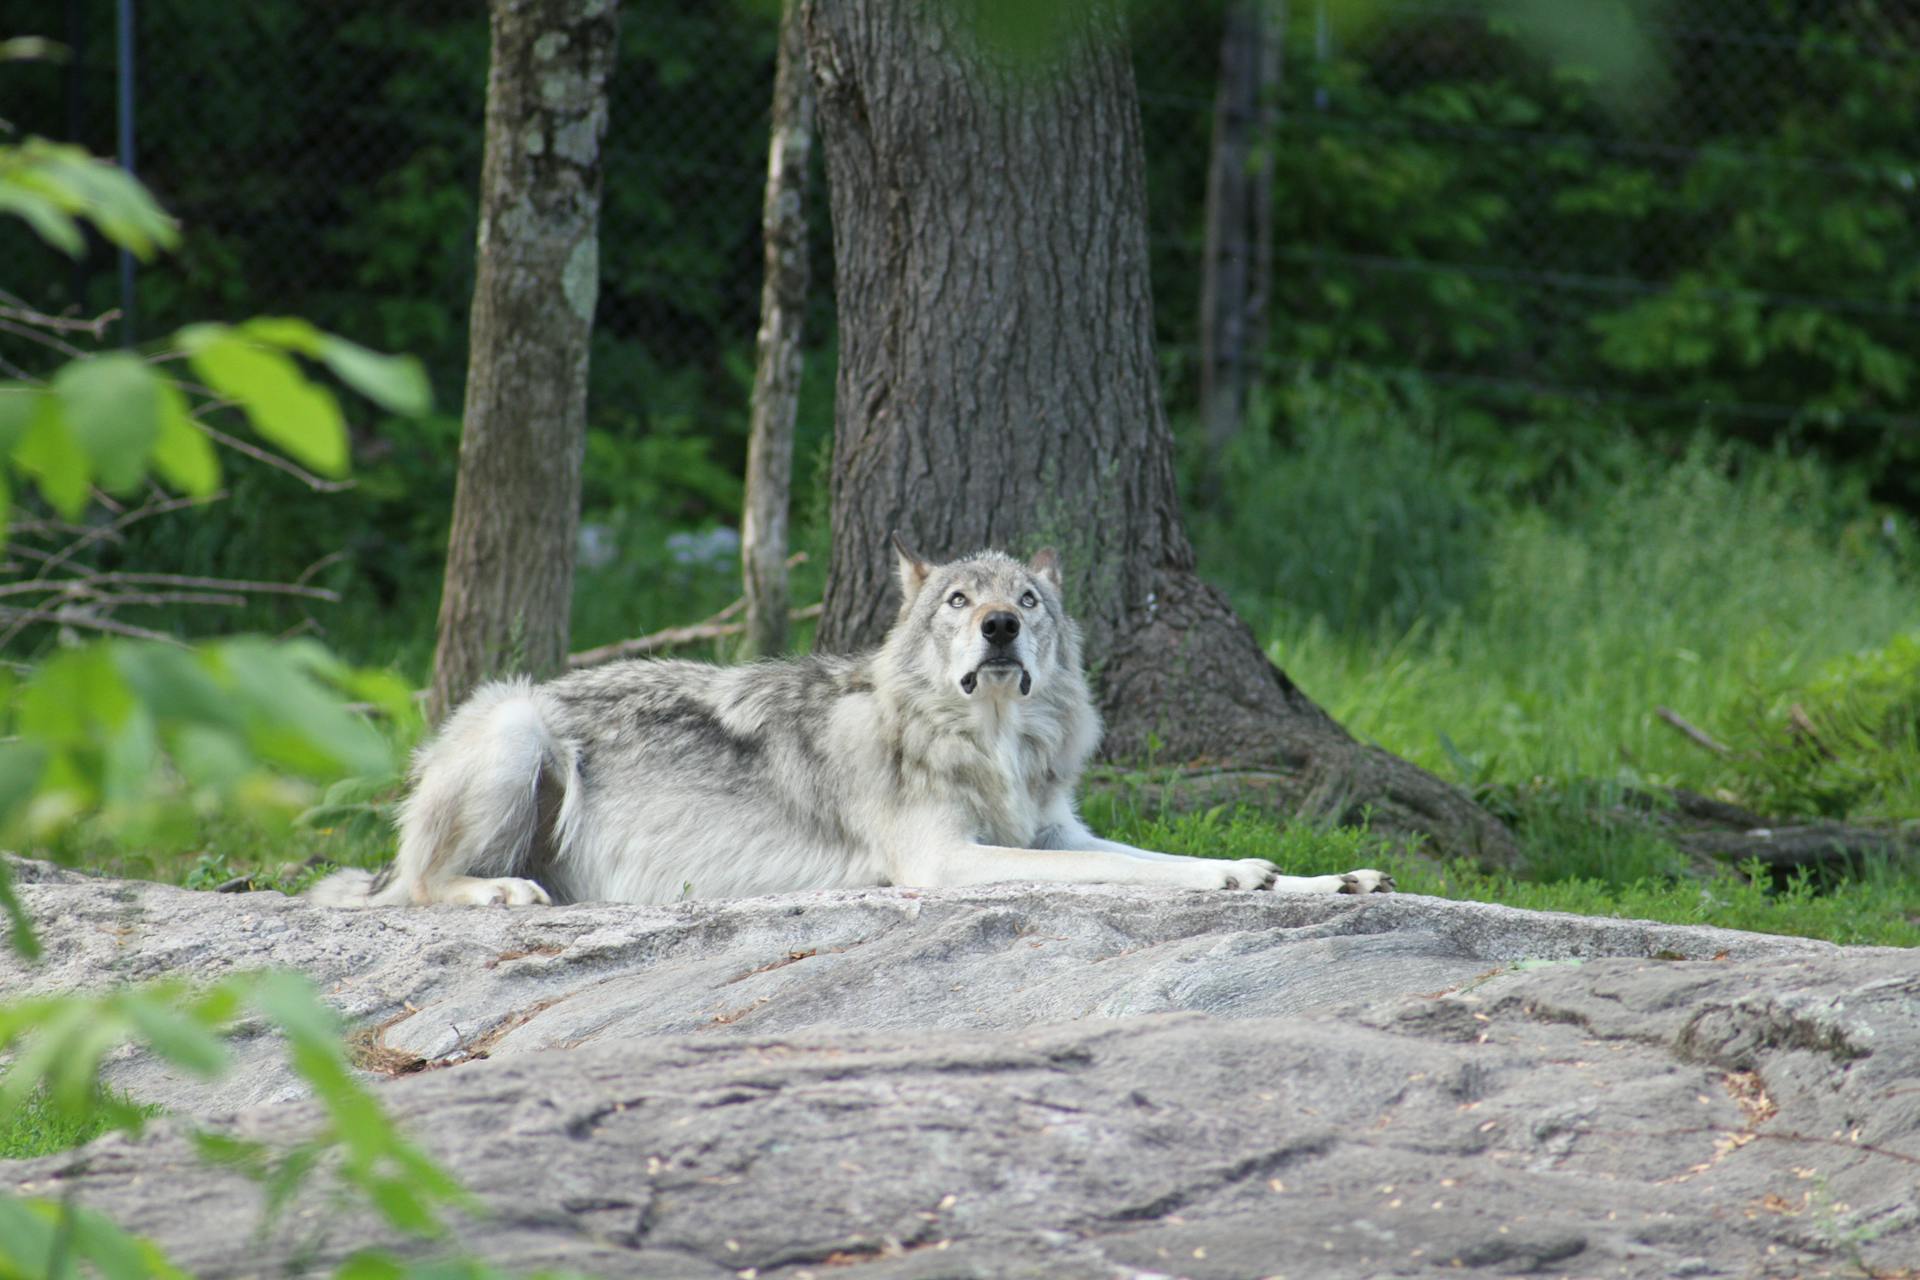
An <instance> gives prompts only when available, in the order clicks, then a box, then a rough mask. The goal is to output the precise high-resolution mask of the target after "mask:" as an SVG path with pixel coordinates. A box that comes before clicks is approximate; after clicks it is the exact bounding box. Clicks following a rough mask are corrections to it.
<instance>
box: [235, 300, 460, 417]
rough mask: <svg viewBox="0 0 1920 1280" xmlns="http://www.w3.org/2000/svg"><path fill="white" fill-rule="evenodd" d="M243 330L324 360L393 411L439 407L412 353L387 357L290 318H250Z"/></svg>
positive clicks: (416, 412)
mask: <svg viewBox="0 0 1920 1280" xmlns="http://www.w3.org/2000/svg"><path fill="white" fill-rule="evenodd" d="M240 332H242V333H244V334H246V335H248V336H249V337H253V338H258V339H259V340H260V341H262V342H268V343H272V344H273V345H274V346H276V347H284V348H285V349H286V350H288V351H292V352H295V353H297V354H299V355H303V356H307V357H309V358H311V359H314V360H319V361H321V362H322V363H324V364H325V365H326V366H327V368H329V369H331V370H332V371H333V375H334V376H335V377H337V378H339V379H340V381H342V382H344V383H346V384H347V385H348V386H350V387H352V388H353V389H354V390H355V391H358V392H359V393H360V394H361V395H363V396H365V397H366V398H367V399H369V400H371V401H373V402H374V403H375V404H377V405H379V406H380V407H381V408H383V409H387V410H389V411H391V412H393V413H400V414H405V415H407V416H408V417H412V418H417V417H419V416H420V415H421V414H423V413H426V412H427V411H428V410H430V409H431V408H433V392H432V389H431V388H430V387H429V386H428V384H427V373H426V370H425V369H424V368H423V367H422V366H421V364H420V362H419V361H418V360H416V359H414V358H413V357H412V356H389V355H382V354H381V353H380V352H378V351H370V350H368V349H367V348H366V347H363V346H361V345H360V344H359V343H357V342H349V341H347V340H346V339H345V338H340V337H336V336H334V335H333V334H330V333H325V332H322V331H321V330H320V329H318V328H315V327H314V326H313V325H311V324H309V323H307V322H306V321H305V320H300V319H297V318H294V317H290V316H262V317H260V318H259V319H256V320H249V321H247V322H246V323H245V324H243V325H241V326H240Z"/></svg>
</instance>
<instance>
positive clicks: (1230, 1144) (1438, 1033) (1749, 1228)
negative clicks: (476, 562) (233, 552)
mask: <svg viewBox="0 0 1920 1280" xmlns="http://www.w3.org/2000/svg"><path fill="white" fill-rule="evenodd" d="M22 870H23V872H25V873H26V874H27V875H29V876H31V878H32V879H33V880H35V881H36V883H31V884H26V885H23V886H22V889H21V892H22V895H23V897H24V898H25V899H26V901H27V903H28V906H29V909H30V910H31V911H32V912H33V913H34V915H35V918H36V920H37V921H38V922H39V924H40V927H41V929H42V931H43V934H44V936H45V939H46V941H47V943H48V950H49V958H48V960H47V962H45V963H43V964H42V965H39V966H36V967H34V968H32V969H26V968H22V967H21V966H19V965H18V964H17V963H16V962H13V961H5V962H0V987H4V988H5V989H6V990H8V991H9V992H18V991H21V990H26V989H32V990H62V989H75V988H91V987H98V986H101V985H104V984H107V983H110V982H114V981H119V980H122V979H126V978H139V977H147V976H158V975H160V974H187V975H194V976H205V977H214V976H218V975H221V974H224V973H229V972H233V971H235V970H239V969H245V968H254V967H259V966H262V965H267V964H284V965H293V966H297V967H300V968H303V969H305V970H306V971H308V972H309V973H311V974H313V975H314V976H315V978H316V979H317V980H318V981H319V982H320V983H321V984H322V987H323V989H324V990H326V991H327V992H328V993H329V996H330V998H331V999H332V1000H333V1001H334V1002H335V1003H336V1004H337V1005H338V1006H339V1007H340V1008H341V1009H342V1010H343V1011H344V1012H346V1013H347V1014H348V1015H350V1016H351V1017H353V1018H355V1019H356V1020H357V1021H358V1023H359V1024H360V1025H361V1026H362V1027H363V1028H364V1029H365V1031H364V1032H363V1045H364V1047H365V1050H366V1055H367V1060H368V1061H369V1062H371V1063H374V1064H376V1065H379V1066H381V1067H383V1068H384V1069H386V1070H388V1071H403V1072H405V1073H404V1074H402V1075H401V1077H400V1078H398V1079H395V1080H393V1081H392V1082H391V1083H388V1084H386V1085H384V1086H383V1087H382V1089H381V1096H382V1098H383V1100H384V1101H385V1103H386V1105H387V1106H388V1107H389V1108H390V1110H391V1111H392V1112H393V1114H394V1115H396V1116H397V1117H398V1118H399V1119H400V1121H401V1123H402V1124H403V1125H404V1126H405V1127H406V1129H407V1131H408V1132H409V1133H411V1134H412V1135H414V1136H415V1137H416V1138H417V1139H419V1140H420V1141H421V1142H422V1143H423V1145H425V1146H427V1147H428V1148H429V1149H430V1150H431V1151H433V1152H434V1153H435V1154H437V1155H438V1156H440V1157H441V1158H442V1159H444V1160H445V1161H446V1163H447V1164H448V1165H449V1166H451V1167H452V1168H454V1169H455V1170H456V1171H457V1172H458V1173H459V1174H460V1176H461V1177H462V1178H463V1179H465V1180H466V1182H467V1183H468V1185H470V1186H471V1187H472V1188H473V1189H474V1190H475V1191H476V1192H477V1193H478V1194H479V1196H480V1197H481V1199H482V1200H483V1201H484V1202H485V1203H487V1204H488V1205H489V1206H491V1209H492V1212H491V1213H490V1214H489V1215H488V1216H486V1217H484V1218H481V1219H477V1220H475V1221H473V1222H471V1223H469V1224H467V1225H466V1226H465V1227H464V1228H463V1229H462V1231H461V1233H460V1238H461V1241H462V1242H463V1243H465V1244H466V1245H468V1246H470V1247H471V1248H472V1249H474V1250H475V1251H477V1252H479V1253H480V1254H482V1255H483V1256H485V1257H486V1258H488V1259H489V1260H491V1261H494V1262H496V1263H500V1264H503V1265H511V1266H527V1267H530V1266H536V1265H537V1266H565V1267H571V1268H576V1269H578V1270H581V1271H584V1272H587V1273H589V1274H596V1275H606V1276H616V1275H618V1276H626V1275H632V1276H702V1277H705V1276H713V1277H720V1276H729V1275H740V1274H743V1273H749V1272H751V1273H752V1274H754V1275H757V1276H783V1277H786V1276H792V1277H796V1278H797V1277H799V1276H800V1275H801V1274H802V1273H813V1274H816V1275H818V1276H821V1277H823V1278H824V1277H827V1276H841V1275H847V1276H861V1277H867V1276H872V1277H883V1276H884V1277H892V1276H899V1277H908V1276H913V1277H933V1276H1038V1275H1047V1276H1088V1277H1095V1276H1098V1277H1108V1276H1131V1275H1167V1276H1193V1277H1212V1276H1219V1277H1241V1276H1259V1275H1274V1274H1284V1275H1290V1276H1296V1277H1306V1276H1331V1277H1346V1276H1353V1277H1361V1276H1380V1275H1419V1274H1426V1273H1427V1272H1429V1271H1430V1270H1432V1269H1434V1268H1439V1269H1443V1270H1451V1269H1454V1267H1455V1266H1456V1265H1457V1266H1459V1267H1461V1268H1468V1269H1476V1268H1477V1269H1480V1270H1481V1271H1482V1273H1483V1274H1510V1273H1531V1274H1542V1275H1567V1276H1589V1275H1591V1276H1601V1275H1606V1276H1614V1275H1629V1276H1670V1275H1671V1276H1683V1275H1728V1276H1748V1275H1781V1276H1787V1275H1817V1274H1834V1275H1862V1274H1868V1273H1869V1272H1868V1271H1867V1270H1866V1269H1868V1268H1877V1269H1878V1271H1879V1272H1880V1273H1882V1274H1898V1268H1900V1267H1911V1266H1914V1265H1916V1264H1920V1210H1916V1208H1915V1206H1916V1204H1920V955H1916V954H1915V953H1909V952H1901V951H1891V950H1883V949H1864V948H1863V949H1844V950H1843V949H1840V948H1836V947H1832V946H1830V945H1827V944H1821V943H1814V942H1806V941H1800V940H1794V939H1784V938H1770V937H1761V936H1757V935H1750V934H1739V933H1729V932H1724V931H1718V930H1708V929H1688V928H1678V927H1671V926H1662V925H1652V924H1646V923H1642V922H1633V921H1609V920H1589V919H1582V918H1578V917H1569V916H1557V915H1542V914H1535V913H1527V912H1519V911H1513V910H1509V909H1505V908H1500V907H1491V906H1480V905H1475V904H1464V903H1451V902H1443V901H1439V900H1434V899H1422V898H1414V897H1408V896H1391V897H1369V898H1305V897H1287V896H1277V895H1269V894H1260V895H1250V894H1219V895H1201V894H1179V893H1172V892H1164V891H1145V890H1136V889H1119V888H1106V887H1096V886H1086V887H1073V888H1065V889H1062V888H1057V887H1056V888H1048V889H1040V888H1035V887H1032V886H1020V885H1007V886H998V887H994V888H990V889H983V890H973V891H947V892H938V893H934V892H914V891H908V890H898V889H889V890H873V891H868V892H844V893H832V894H811V895H796V896H790V897H782V898H768V899H758V900H744V901H739V902H729V903H690V904H686V905H684V906H680V907H674V908H658V909H656V908H636V907H614V906H586V907H571V908H563V909H559V910H546V911H536V910H504V909H503V910H460V909H427V910H392V911H381V912H359V913H356V912H341V911H330V910H326V909H321V908H315V907H310V906H307V905H305V904H303V903H299V902H294V901H290V900H287V899H284V898H279V897H277V896H270V895H264V894H263V895H245V896H239V897H225V898H222V897H217V896H214V895H201V894H189V893H185V892H182V891H178V890H172V889H166V888H161V887H157V886H150V885H136V884H126V883H121V882H113V881H99V880H89V879H85V878H82V877H77V876H71V875H67V874H65V873H59V872H53V871H50V870H48V869H45V868H36V867H33V866H31V865H28V866H23V867H22ZM1661 957H1687V959H1672V958H1661ZM1716 957H1717V958H1716ZM1569 960H1577V961H1579V963H1560V964H1538V963H1531V964H1530V963H1517V962H1539V961H1569ZM476 1052H484V1053H485V1054H487V1055H489V1060H478V1059H476V1058H475V1057H474V1054H475V1053H476ZM240 1057H241V1063H242V1070H241V1072H240V1073H239V1074H238V1076H237V1077H235V1078H234V1079H233V1080H231V1081H229V1082H228V1083H226V1084H224V1085H221V1086H216V1087H212V1088H208V1087H204V1086H196V1087H183V1086H182V1085H181V1084H180V1082H178V1081H175V1080H172V1079H170V1078H169V1077H167V1076H166V1075H165V1074H164V1073H163V1072H161V1071H160V1070H159V1069H158V1068H157V1067H155V1066H154V1065H153V1064H152V1063H150V1062H147V1061H145V1060H144V1059H141V1058H139V1057H137V1056H135V1057H129V1058H127V1059H126V1060H124V1061H122V1062H119V1063H117V1064H116V1071H117V1072H118V1076H117V1081H118V1083H121V1084H122V1085H123V1086H125V1087H128V1088H130V1089H132V1090H133V1091H134V1092H135V1093H136V1094H140V1095H143V1096H149V1097H164V1098H166V1099H168V1100H169V1101H170V1102H171V1103H172V1104H173V1105H174V1106H176V1107H178V1108H180V1109H182V1110H184V1111H187V1112H191V1113H197V1114H199V1115H202V1116H216V1115H217V1114H218V1113H220V1112H222V1111H226V1110H230V1109H232V1108H235V1107H238V1106H241V1105H242V1104H245V1103H249V1102H256V1101H260V1100H273V1099H283V1098H287V1097H290V1096H292V1095H294V1094H296V1093H297V1092H298V1090H297V1088H296V1087H295V1085H294V1083H293V1082H292V1081H291V1080H290V1079H289V1078H288V1077H287V1076H286V1074H285V1073H284V1071H283V1069H282V1068H281V1067H280V1066H279V1065H278V1055H277V1052H276V1049H275V1046H274V1045H272V1044H271V1043H269V1042H268V1038H266V1037H259V1038H256V1039H255V1040H252V1041H248V1042H245V1043H243V1044H242V1045H241V1046H240ZM416 1064H417V1065H418V1067H419V1068H420V1069H418V1070H413V1071H410V1072H408V1071H406V1069H407V1068H412V1067H415V1066H416ZM429 1067H443V1068H444V1069H426V1068H429ZM213 1123H215V1124H217V1125H220V1126H223V1127H226V1128H228V1129H230V1130H232V1131H234V1132H237V1133H242V1134H245V1135H248V1136H253V1137H262V1138H287V1139H291V1138H294V1137H297V1136H298V1135H300V1134H302V1133H304V1132H307V1131H309V1130H310V1129H311V1128H312V1126H313V1124H314V1123H315V1112H314V1111H313V1109H312V1108H311V1106H310V1105H309V1104H305V1103H293V1104H291V1105H277V1106H264V1107H252V1108H249V1109H246V1110H242V1111H240V1112H239V1113H238V1114H237V1115H232V1116H227V1117H225V1118H216V1119H214V1120H213ZM0 1178H4V1179H5V1183H4V1185H8V1186H11V1187H13V1188H15V1189H20V1190H33V1191H37V1192H40V1193H43V1194H57V1193H60V1192H62V1191H64V1190H65V1189H67V1188H74V1189H76V1190H77V1191H78V1194H79V1195H80V1196H81V1197H82V1200H83V1202H84V1203H88V1204H91V1205H94V1206H96V1207H100V1208H103V1209H105V1210H107V1211H109V1212H111V1213H112V1214H114V1215H115V1216H116V1217H117V1218H119V1219H120V1220H121V1221H123V1222H124V1223H125V1224H127V1225H128V1226H130V1227H133V1228H134V1229H136V1230H139V1231H141V1232H143V1233H146V1234H149V1235H151V1236H152V1237H154V1238H155V1239H156V1240H158V1241H159V1242H160V1243H162V1244H163V1245H164V1246H165V1247H167V1248H168V1249H169V1250H170V1251H171V1252H172V1253H173V1254H174V1255H175V1257H176V1260H177V1261H180V1262H182V1263H184V1264H186V1265H188V1266H189V1267H190V1268H193V1269H197V1270H199V1271H200V1272H202V1273H204V1274H206V1275H209V1276H229V1275H233V1276H237V1275H250V1274H258V1273H265V1272H272V1271H276V1270H278V1269H280V1267H281V1266H282V1265H283V1264H284V1263H285V1262H286V1261H287V1260H289V1259H292V1258H294V1257H302V1258H309V1259H312V1260H315V1261H317V1262H322V1263H324V1262H326V1261H327V1260H329V1259H337V1258H338V1257H340V1256H343V1255H344V1254H345V1253H347V1252H350V1251H351V1250H352V1249H354V1248H358V1247H360V1246H362V1245H364V1244H365V1243H367V1242H368V1241H369V1240H370V1239H378V1238H380V1233H379V1230H378V1228H377V1226H376V1225H375V1224H372V1223H370V1222H366V1221H360V1220H355V1219H353V1218H351V1217H342V1216H340V1215H338V1214H336V1213H334V1212H332V1211H331V1209H328V1210H327V1211H325V1212H320V1213H313V1214H306V1215H302V1214H301V1213H299V1212H297V1211H296V1212H295V1213H294V1214H292V1215H290V1216H289V1217H287V1218H286V1219H284V1220H282V1221H281V1222H280V1223H279V1224H278V1225H277V1226H276V1227H275V1228H274V1229H273V1230H272V1231H271V1232H270V1233H268V1234H267V1235H266V1236H265V1237H264V1239H262V1240H255V1239H254V1238H253V1237H252V1234H251V1232H252V1227H253V1224H254V1222H255V1221H256V1218H257V1213H258V1203H259V1201H258V1194H257V1192H256V1191H255V1190H254V1189H253V1187H252V1186H251V1184H248V1183H246V1182H244V1181H242V1180H240V1179H239V1178H237V1177H234V1176H231V1175H228V1174H224V1173H221V1172H218V1171H214V1170H210V1169H208V1168H206V1167H205V1166H202V1165H200V1164H199V1163H198V1162H197V1161H196V1159H195V1158H194V1156H193V1153H192V1149H191V1146H190V1144H189V1143H188V1142H187V1141H186V1140H185V1139H184V1138H183V1137H181V1136H180V1135H179V1134H177V1133H174V1132H167V1131H157V1132H154V1133H152V1134H150V1135H149V1136H147V1137H144V1138H142V1139H138V1140H129V1139H122V1138H110V1139H107V1140H105V1141H103V1142H100V1143H96V1144H94V1145H93V1146H92V1147H89V1148H87V1149H86V1150H85V1151H83V1152H81V1153H79V1154H77V1155H69V1156H65V1157H55V1158H50V1159H46V1160H41V1161H36V1162H29V1163H25V1164H16V1165H10V1166H3V1167H0ZM210 1223H217V1224H221V1225H220V1229H218V1230H209V1229H208V1224H210ZM1456 1259H1457V1260H1458V1261H1457V1264H1456Z"/></svg>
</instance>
